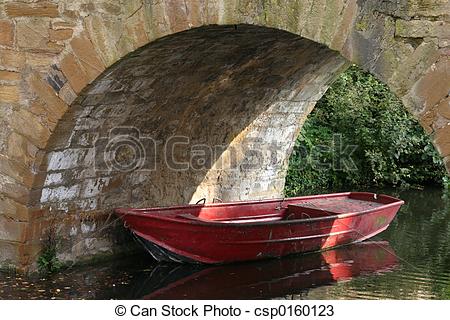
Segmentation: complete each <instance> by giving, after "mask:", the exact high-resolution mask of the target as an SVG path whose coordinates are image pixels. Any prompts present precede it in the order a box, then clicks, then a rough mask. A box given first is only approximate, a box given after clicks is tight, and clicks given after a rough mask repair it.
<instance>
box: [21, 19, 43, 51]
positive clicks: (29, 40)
mask: <svg viewBox="0 0 450 320" xmlns="http://www.w3.org/2000/svg"><path fill="white" fill-rule="evenodd" d="M48 28H49V22H48V21H46V20H42V19H31V20H26V21H25V20H20V21H18V22H17V45H18V46H19V48H21V49H35V50H47V49H48V46H47V43H48Z"/></svg>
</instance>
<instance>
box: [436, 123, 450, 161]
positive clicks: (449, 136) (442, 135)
mask: <svg viewBox="0 0 450 320" xmlns="http://www.w3.org/2000/svg"><path fill="white" fill-rule="evenodd" d="M433 141H434V144H435V146H436V147H437V148H438V150H439V153H440V154H441V155H442V156H443V157H447V156H450V124H448V125H447V126H445V127H442V128H440V129H438V130H436V132H435V133H434V139H433Z"/></svg>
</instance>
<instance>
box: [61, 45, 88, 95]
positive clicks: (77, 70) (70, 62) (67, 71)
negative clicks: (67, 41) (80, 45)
mask: <svg viewBox="0 0 450 320" xmlns="http://www.w3.org/2000/svg"><path fill="white" fill-rule="evenodd" d="M61 71H62V72H63V73H64V75H65V76H66V78H67V80H68V81H69V83H70V86H71V87H72V89H73V90H74V91H75V92H76V93H80V92H81V90H83V88H84V87H85V86H86V85H87V84H88V83H89V77H88V76H87V74H86V73H85V72H84V70H83V69H82V67H81V64H80V62H79V61H78V59H77V58H76V57H75V56H74V55H73V54H68V55H67V56H65V57H64V58H63V60H62V61H61Z"/></svg>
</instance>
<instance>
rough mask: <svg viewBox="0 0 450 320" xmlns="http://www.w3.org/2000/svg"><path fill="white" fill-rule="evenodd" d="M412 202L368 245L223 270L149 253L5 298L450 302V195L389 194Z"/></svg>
mask: <svg viewBox="0 0 450 320" xmlns="http://www.w3.org/2000/svg"><path fill="white" fill-rule="evenodd" d="M385 192H386V193H389V194H392V195H394V196H397V197H399V198H402V199H403V200H405V201H406V204H405V205H404V206H403V207H402V209H401V210H400V212H399V213H398V215H397V217H396V219H395V220H394V221H393V223H392V224H391V226H390V227H389V228H388V230H386V231H385V232H383V233H382V234H380V235H378V236H377V237H375V238H374V239H372V240H371V241H369V242H365V243H363V244H360V245H351V246H347V247H343V248H339V249H335V250H330V251H327V252H324V253H315V254H308V255H304V256H295V257H287V258H283V259H275V260H266V261H260V262H256V263H246V264H236V265H228V266H222V267H209V268H201V269H200V268H198V267H197V268H193V267H189V266H183V265H157V264H155V263H154V262H153V261H152V259H151V258H149V256H148V255H147V254H145V253H142V254H140V255H137V256H134V257H129V258H126V259H122V260H121V261H116V262H114V263H111V262H109V263H103V264H97V265H94V266H85V267H77V268H70V269H67V270H64V271H62V272H60V273H58V274H54V275H49V276H46V277H36V276H34V277H31V278H25V277H19V276H14V275H12V274H5V273H3V274H0V298H2V299H37V298H40V299H135V298H149V299H151V298H172V299H180V298H210V299H215V298H228V299H236V298H239V299H247V298H282V299H450V195H448V194H445V193H443V192H442V191H441V190H438V189H427V190H422V191H417V190H414V191H399V192H396V191H393V190H389V191H385Z"/></svg>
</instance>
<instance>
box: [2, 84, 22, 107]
mask: <svg viewBox="0 0 450 320" xmlns="http://www.w3.org/2000/svg"><path fill="white" fill-rule="evenodd" d="M0 101H2V102H9V103H20V90H19V87H18V86H14V85H1V84H0Z"/></svg>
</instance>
